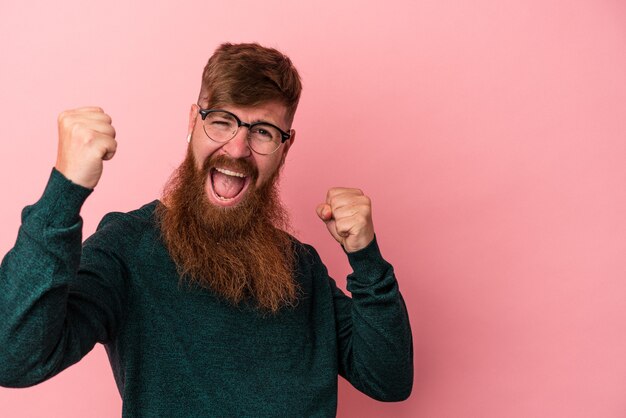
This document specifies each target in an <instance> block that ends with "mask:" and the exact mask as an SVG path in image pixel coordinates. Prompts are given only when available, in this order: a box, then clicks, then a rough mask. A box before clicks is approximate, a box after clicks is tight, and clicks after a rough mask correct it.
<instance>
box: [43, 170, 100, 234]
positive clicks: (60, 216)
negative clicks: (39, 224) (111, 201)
mask: <svg viewBox="0 0 626 418" xmlns="http://www.w3.org/2000/svg"><path fill="white" fill-rule="evenodd" d="M91 192H93V189H88V188H86V187H83V186H81V185H79V184H76V183H72V181H70V180H69V179H68V178H67V177H65V176H64V175H63V174H62V173H61V172H60V171H58V170H57V169H56V168H53V169H52V173H50V178H49V179H48V184H47V185H46V189H45V190H44V192H43V195H42V196H41V198H40V199H39V201H38V202H37V203H36V204H35V205H34V206H38V207H39V208H40V209H41V210H42V215H43V217H45V218H46V220H47V223H48V225H54V226H70V225H73V224H75V223H76V222H78V221H79V219H80V209H81V207H82V206H83V203H85V200H87V197H89V195H90V194H91Z"/></svg>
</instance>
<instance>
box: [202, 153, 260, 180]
mask: <svg viewBox="0 0 626 418" xmlns="http://www.w3.org/2000/svg"><path fill="white" fill-rule="evenodd" d="M215 167H220V168H225V169H228V170H232V171H236V172H238V173H243V174H245V175H246V176H248V177H252V180H253V182H254V181H256V179H257V178H258V177H259V169H258V168H257V167H256V166H255V165H254V164H252V163H251V162H250V161H249V160H246V159H243V158H230V157H228V156H226V155H224V154H220V155H211V156H210V157H209V158H207V159H206V160H205V161H204V163H203V164H202V174H203V178H206V177H207V176H208V174H209V171H210V170H211V169H212V168H215Z"/></svg>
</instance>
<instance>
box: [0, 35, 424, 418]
mask: <svg viewBox="0 0 626 418" xmlns="http://www.w3.org/2000/svg"><path fill="white" fill-rule="evenodd" d="M300 91H301V84H300V78H299V76H298V73H297V71H296V69H295V68H294V66H293V65H292V63H291V61H290V60H289V58H288V57H286V56H284V55H283V54H281V53H280V52H279V51H277V50H275V49H270V48H264V47H261V46H260V45H257V44H239V45H232V44H223V45H221V46H220V47H219V48H218V49H217V50H216V52H215V53H214V54H213V56H212V57H211V58H210V59H209V62H208V64H207V66H206V67H205V69H204V73H203V78H202V87H201V91H200V96H199V99H198V103H197V104H193V105H192V106H191V108H190V111H189V129H188V133H189V135H188V137H187V141H188V143H189V145H188V150H187V156H186V158H185V160H184V162H183V163H182V164H181V166H180V167H179V168H178V169H177V170H176V172H175V173H174V174H173V176H172V178H171V179H170V181H169V182H168V184H167V185H166V188H165V192H164V195H163V197H162V199H161V201H154V202H152V203H149V204H147V205H145V206H143V207H142V208H140V209H138V210H135V211H132V212H129V213H125V214H123V213H111V214H108V215H107V216H105V218H104V219H103V220H102V222H101V223H100V226H99V227H98V230H97V232H96V233H95V234H94V235H93V236H92V237H90V238H89V239H88V240H87V241H86V242H85V243H84V244H83V245H81V227H82V222H81V219H80V216H79V212H80V208H81V205H82V204H83V202H84V201H85V199H86V198H87V197H88V195H89V194H90V192H91V191H92V190H93V188H94V187H95V186H96V185H97V183H98V181H99V179H100V176H101V174H102V168H103V160H108V159H111V158H112V157H113V156H114V154H115V151H116V142H115V139H114V138H115V130H114V128H113V126H112V125H111V118H110V117H109V116H108V115H107V114H106V113H104V112H103V110H102V109H100V108H93V107H89V108H80V109H75V110H69V111H66V112H63V113H62V114H61V115H60V116H59V152H58V158H57V163H56V166H55V168H54V169H53V171H52V174H51V177H50V180H49V182H48V185H47V187H46V190H45V191H44V194H43V196H42V197H41V199H40V200H39V201H38V202H37V203H36V204H34V205H32V206H29V207H27V208H26V209H25V210H24V212H23V215H22V226H21V228H20V232H19V235H18V239H17V242H16V244H15V247H14V248H13V249H12V250H11V251H10V252H9V253H8V254H7V255H6V257H5V258H4V260H3V262H2V267H1V270H0V318H2V319H1V321H0V347H1V348H0V384H2V385H4V386H9V387H24V386H30V385H34V384H37V383H39V382H42V381H44V380H46V379H49V378H50V377H52V376H54V375H55V374H57V373H59V372H60V371H62V370H63V369H65V368H66V367H69V366H70V365H72V364H74V363H75V362H77V361H79V360H80V359H81V358H82V357H83V356H84V355H85V354H87V353H88V352H89V351H90V350H91V349H92V348H93V346H94V345H95V343H97V342H99V343H102V344H104V345H105V347H106V350H107V353H108V355H109V359H110V362H111V366H112V368H113V373H114V376H115V379H116V382H117V385H118V388H119V390H120V394H121V396H122V398H123V416H125V417H126V416H127V417H135V416H185V417H187V416H206V417H208V416H215V417H218V416H219V417H225V416H233V417H235V416H236V417H277V416H285V417H314V416H315V417H327V416H334V415H335V413H336V407H337V375H338V374H340V375H342V376H344V377H345V378H346V379H347V380H349V381H350V382H351V383H352V384H353V385H354V386H355V387H356V388H358V389H359V390H361V391H363V392H364V393H366V394H368V395H369V396H371V397H373V398H375V399H379V400H384V401H398V400H403V399H406V398H407V397H408V396H409V394H410V392H411V387H412V379H413V358H412V356H413V352H412V342H411V330H410V326H409V322H408V317H407V313H406V308H405V306H404V302H403V300H402V297H401V295H400V292H399V290H398V285H397V283H396V279H395V277H394V274H393V269H392V267H391V265H389V264H388V263H387V262H386V261H384V260H383V258H382V257H381V255H380V252H379V250H378V246H377V244H376V239H375V235H374V228H373V224H372V219H371V215H370V212H371V211H370V201H369V198H368V197H367V196H365V195H364V194H363V193H362V192H361V191H360V190H358V189H348V188H333V189H330V190H329V191H328V194H327V196H326V200H325V202H324V203H322V204H320V205H319V206H318V207H317V213H318V216H319V217H320V218H321V219H322V221H324V222H325V224H326V227H327V228H328V231H329V232H330V234H331V235H332V236H333V237H334V238H335V239H336V240H337V241H338V242H339V243H340V244H341V245H342V247H343V249H344V250H345V252H346V254H347V257H348V260H349V262H350V264H351V266H352V268H353V270H354V272H353V273H352V274H351V275H350V276H349V277H348V290H349V291H350V292H351V293H352V298H349V297H347V296H346V295H344V294H343V292H341V291H340V290H339V289H338V288H337V287H336V285H335V282H334V281H333V280H332V279H331V278H330V277H328V274H327V272H326V268H325V267H324V265H323V264H322V262H321V261H320V259H319V256H318V255H317V253H316V252H315V250H314V249H313V248H312V247H310V246H308V245H305V244H302V243H300V242H298V241H297V240H296V239H295V238H293V237H292V236H290V235H289V234H287V233H286V232H284V229H285V228H286V226H287V214H286V213H285V210H284V209H283V207H282V206H281V203H280V200H279V198H278V191H277V186H276V185H277V182H276V180H277V178H278V176H279V172H280V169H281V167H282V165H283V164H284V163H285V160H286V157H287V154H288V152H289V150H290V148H291V147H292V146H293V144H294V141H295V138H296V132H295V130H293V129H292V128H291V124H292V121H293V117H294V114H295V111H296V107H297V105H298V101H299V98H300Z"/></svg>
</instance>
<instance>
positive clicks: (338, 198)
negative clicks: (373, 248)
mask: <svg viewBox="0 0 626 418" xmlns="http://www.w3.org/2000/svg"><path fill="white" fill-rule="evenodd" d="M316 212H317V216H319V217H320V219H321V220H322V221H324V223H325V224H326V227H327V228H328V231H329V232H330V234H331V235H332V236H333V238H335V239H336V240H337V242H339V243H340V244H341V245H342V246H343V248H344V250H346V252H349V253H353V252H355V251H358V250H360V249H362V248H365V247H367V245H368V244H369V243H370V242H372V240H373V239H374V224H373V223H372V202H371V201H370V198H369V197H367V196H365V195H364V194H363V192H362V191H361V190H359V189H349V188H345V187H333V188H332V189H330V190H328V193H327V194H326V203H320V204H319V205H317V209H316Z"/></svg>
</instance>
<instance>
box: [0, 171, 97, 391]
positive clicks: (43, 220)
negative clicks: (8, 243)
mask: <svg viewBox="0 0 626 418" xmlns="http://www.w3.org/2000/svg"><path fill="white" fill-rule="evenodd" d="M72 186H73V187H72ZM70 189H71V190H70ZM89 193H90V190H89V189H84V188H79V187H78V186H75V185H71V183H69V182H68V181H67V180H66V179H64V178H63V177H62V175H61V174H60V173H58V172H53V173H52V175H51V178H50V181H49V183H48V185H47V187H46V190H45V192H44V194H43V196H42V197H41V199H40V200H39V201H38V202H37V203H36V204H34V205H32V206H29V207H26V208H25V209H24V211H23V212H22V225H21V227H20V230H19V233H18V238H17V241H16V243H15V246H14V248H13V249H11V251H9V253H8V254H7V255H6V256H5V258H4V260H3V261H2V265H1V266H0V318H1V320H0V347H1V348H0V384H2V385H6V386H28V385H32V384H35V383H38V382H40V381H42V380H45V379H46V378H48V377H50V376H51V375H53V374H55V373H56V372H58V371H60V370H61V369H62V368H64V367H67V365H66V364H65V363H67V362H75V361H77V360H78V359H79V358H80V353H74V352H72V350H71V348H70V349H64V348H63V347H62V345H63V344H65V343H66V336H65V333H66V332H67V330H65V329H64V322H65V319H66V312H67V299H68V293H69V287H68V283H69V281H70V279H71V278H72V277H74V276H75V275H76V272H77V270H78V266H79V263H80V255H81V238H82V232H81V230H82V221H81V219H80V217H79V211H80V207H81V205H82V203H83V201H84V200H85V198H86V197H87V196H88V195H89ZM59 349H62V351H63V352H64V355H63V356H61V357H59V356H58V355H53V353H55V352H58V351H59ZM77 356H78V358H75V357H77ZM61 358H62V361H60V360H61ZM70 364H71V363H70Z"/></svg>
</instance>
